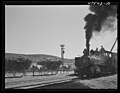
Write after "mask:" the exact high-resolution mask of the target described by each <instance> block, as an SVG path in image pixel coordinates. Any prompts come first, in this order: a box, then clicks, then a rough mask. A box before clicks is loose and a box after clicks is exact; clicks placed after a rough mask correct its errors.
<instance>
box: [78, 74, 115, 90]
mask: <svg viewBox="0 0 120 93" xmlns="http://www.w3.org/2000/svg"><path fill="white" fill-rule="evenodd" d="M76 82H80V83H82V84H84V85H86V86H88V87H90V88H92V89H117V74H116V75H112V76H107V77H101V78H97V79H91V80H77V81H76Z"/></svg>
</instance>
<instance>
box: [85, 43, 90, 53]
mask: <svg viewBox="0 0 120 93" xmlns="http://www.w3.org/2000/svg"><path fill="white" fill-rule="evenodd" d="M86 50H87V55H89V51H90V44H89V42H87V43H86Z"/></svg>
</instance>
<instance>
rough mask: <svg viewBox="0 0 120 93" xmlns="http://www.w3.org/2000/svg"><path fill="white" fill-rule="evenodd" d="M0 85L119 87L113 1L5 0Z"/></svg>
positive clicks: (116, 18)
mask: <svg viewBox="0 0 120 93" xmlns="http://www.w3.org/2000/svg"><path fill="white" fill-rule="evenodd" d="M4 7H5V62H4V63H5V66H4V69H5V90H9V89H15V90H17V89H20V90H21V89H25V90H26V89H32V90H33V89H34V90H50V89H53V90H54V89H55V90H57V89H58V90H64V89H67V90H71V89H72V90H74V89H75V90H83V89H84V90H91V89H95V90H98V89H118V86H117V85H118V83H117V82H118V81H117V79H118V77H117V76H118V75H117V73H118V65H117V64H118V62H117V52H118V35H117V32H118V31H117V30H118V29H117V28H118V14H117V10H118V9H117V8H118V6H117V4H112V3H111V2H106V3H104V2H88V3H86V4H76V5H74V4H73V5H72V4H70V5H64V4H63V5H62V4H61V5H57V4H56V5H47V4H46V5H34V4H33V5H31V4H30V5H23V4H21V5H20V4H19V5H17V4H16V5H15V4H13V5H12V4H5V6H4Z"/></svg>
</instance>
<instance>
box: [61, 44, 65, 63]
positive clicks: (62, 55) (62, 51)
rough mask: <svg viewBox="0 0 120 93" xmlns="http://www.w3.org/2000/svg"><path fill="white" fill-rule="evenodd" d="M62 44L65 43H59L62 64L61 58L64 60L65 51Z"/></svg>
mask: <svg viewBox="0 0 120 93" xmlns="http://www.w3.org/2000/svg"><path fill="white" fill-rule="evenodd" d="M64 46H65V45H60V47H61V59H62V64H63V60H64V53H65V51H64V49H65V48H64Z"/></svg>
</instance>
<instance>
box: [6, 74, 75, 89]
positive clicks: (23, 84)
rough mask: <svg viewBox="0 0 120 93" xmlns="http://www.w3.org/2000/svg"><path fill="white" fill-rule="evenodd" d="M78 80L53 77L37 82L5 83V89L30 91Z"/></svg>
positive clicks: (36, 80)
mask: <svg viewBox="0 0 120 93" xmlns="http://www.w3.org/2000/svg"><path fill="white" fill-rule="evenodd" d="M75 79H77V77H75V76H73V77H68V76H65V77H52V78H46V79H43V80H42V79H35V80H22V81H16V82H7V83H5V89H30V88H36V87H42V86H47V85H53V84H57V83H64V82H70V81H73V80H75Z"/></svg>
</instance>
